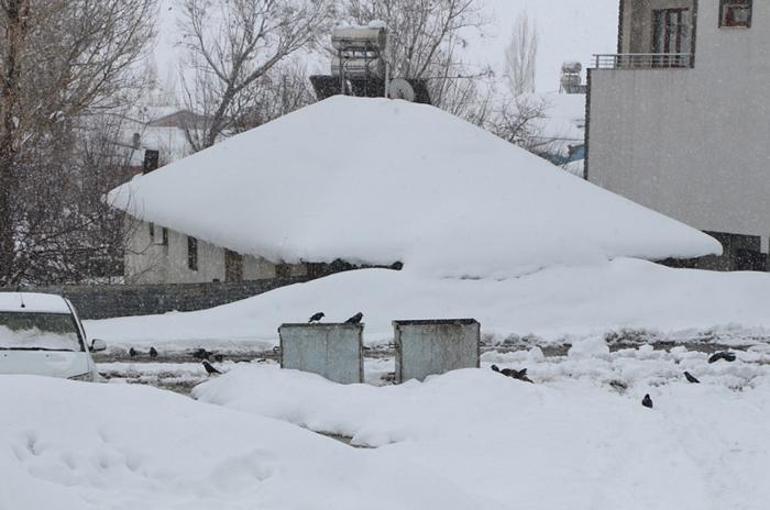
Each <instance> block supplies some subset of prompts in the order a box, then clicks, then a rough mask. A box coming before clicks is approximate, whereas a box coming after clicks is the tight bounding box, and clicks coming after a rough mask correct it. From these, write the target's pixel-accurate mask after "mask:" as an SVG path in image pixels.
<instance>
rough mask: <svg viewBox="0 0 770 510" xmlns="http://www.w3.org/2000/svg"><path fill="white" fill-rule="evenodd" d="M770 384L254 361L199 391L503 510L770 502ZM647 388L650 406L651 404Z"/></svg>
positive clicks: (754, 508) (627, 509)
mask: <svg viewBox="0 0 770 510" xmlns="http://www.w3.org/2000/svg"><path fill="white" fill-rule="evenodd" d="M591 363H592V360H585V361H584V364H585V365H586V366H590V365H591ZM704 363H705V361H704ZM679 376H680V377H679V380H680V381H682V380H683V378H682V377H681V372H679ZM255 388H259V390H257V391H255ZM768 390H770V379H768V377H767V376H766V375H765V376H764V377H759V378H756V379H755V380H754V381H753V386H751V387H746V388H744V389H743V391H731V390H729V389H728V388H726V387H724V386H720V385H718V384H711V383H707V382H706V381H705V379H704V383H703V384H700V385H694V384H688V383H686V382H677V383H671V384H666V385H662V386H657V387H653V386H646V385H639V386H634V387H632V388H630V389H629V390H628V391H627V392H625V393H624V394H620V393H618V392H617V391H615V390H613V389H611V387H610V386H609V385H607V386H602V385H599V384H596V383H595V382H591V381H589V380H564V381H558V382H552V383H546V384H527V383H523V382H520V381H515V380H512V379H509V378H506V377H503V376H501V375H499V374H495V373H493V372H492V371H491V370H488V369H482V370H478V369H470V370H461V371H456V372H452V373H449V374H446V375H443V376H435V377H432V378H429V379H428V380H427V381H426V382H425V383H418V382H416V381H410V382H408V383H407V384H403V385H400V386H390V387H380V388H378V387H372V386H366V385H350V386H343V385H338V384H334V383H331V382H329V381H326V380H324V379H322V378H320V377H318V376H314V375H311V374H303V373H300V372H294V371H284V370H279V369H275V368H259V367H247V368H240V369H235V370H233V371H232V372H230V373H228V374H226V375H225V376H223V377H221V378H218V379H217V380H214V381H211V382H209V383H204V384H203V385H202V386H199V387H197V388H196V389H195V395H196V396H197V398H199V399H201V400H204V401H207V402H211V403H215V404H219V405H223V406H226V407H229V408H233V409H237V410H240V411H246V412H252V413H256V414H260V415H264V416H273V417H275V418H278V419H281V420H285V421H289V422H293V423H299V424H302V425H303V426H306V427H309V428H312V429H316V430H325V431H329V432H335V433H338V434H344V435H347V436H350V437H352V438H353V441H354V442H355V443H358V444H363V445H371V446H382V448H380V449H379V450H377V452H378V455H379V456H381V457H384V458H390V459H394V460H395V459H399V460H403V461H412V462H415V463H419V464H420V465H421V466H422V467H423V468H424V469H425V470H426V471H427V472H437V473H441V474H442V475H443V476H444V477H445V478H446V479H447V480H449V481H451V482H454V483H456V484H458V485H460V486H462V487H465V488H467V489H468V490H471V491H473V492H474V494H476V495H477V496H478V497H479V498H483V497H489V498H492V499H494V500H495V501H497V502H498V504H499V508H527V509H530V510H540V509H543V510H552V509H556V508H559V509H566V508H569V509H574V510H583V509H584V510H589V509H590V510H610V509H612V510H614V509H619V508H622V509H624V510H636V509H640V510H641V509H644V510H651V509H660V510H670V509H672V508H676V509H680V510H700V509H702V508H714V509H717V508H742V509H745V510H760V509H764V508H766V506H767V498H768V497H770V485H769V484H767V483H765V478H766V473H767V470H768V469H769V468H770V447H769V446H768V443H767V435H768V433H770V425H769V423H770V397H768V395H770V393H769V392H768ZM645 393H650V394H651V395H652V398H653V401H654V403H655V407H654V409H646V408H644V407H642V405H641V403H640V402H641V399H642V396H643V395H644V394H645Z"/></svg>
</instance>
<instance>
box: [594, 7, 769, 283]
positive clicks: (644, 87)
mask: <svg viewBox="0 0 770 510" xmlns="http://www.w3.org/2000/svg"><path fill="white" fill-rule="evenodd" d="M595 67H596V68H595V69H591V70H590V72H589V99H588V101H589V108H588V112H589V114H588V126H587V131H588V132H587V137H586V138H587V143H588V159H587V179H588V180H589V181H591V182H593V183H595V184H597V185H599V186H602V187H604V188H606V189H608V190H610V191H613V192H615V193H618V194H621V195H624V196H626V197H628V198H630V199H631V200H633V201H635V202H638V203H640V204H642V205H645V206H647V207H650V208H652V209H655V210H657V211H659V212H661V213H663V214H666V215H668V216H671V217H674V218H676V219H678V220H680V221H683V222H685V223H688V224H690V225H692V226H694V227H696V228H698V229H700V230H703V231H707V232H708V233H710V234H712V235H713V236H714V237H716V238H717V239H719V240H720V241H721V242H722V244H723V245H724V248H725V254H724V256H722V257H707V258H705V259H702V260H698V261H691V262H690V263H691V264H692V265H695V266H699V267H709V268H715V269H724V270H744V269H753V270H766V269H767V252H768V237H769V236H770V200H769V199H768V197H770V145H769V144H768V141H769V140H770V121H769V120H768V111H769V110H768V109H769V108H770V106H769V105H770V103H768V83H770V2H768V1H767V0H753V1H752V0H621V2H620V16H619V38H618V53H617V54H614V55H598V56H596V61H595Z"/></svg>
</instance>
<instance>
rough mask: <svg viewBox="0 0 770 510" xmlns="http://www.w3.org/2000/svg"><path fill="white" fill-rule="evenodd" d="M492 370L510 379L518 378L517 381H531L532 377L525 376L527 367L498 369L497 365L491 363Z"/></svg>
mask: <svg viewBox="0 0 770 510" xmlns="http://www.w3.org/2000/svg"><path fill="white" fill-rule="evenodd" d="M492 371H493V372H497V373H498V374H503V375H504V376H506V377H510V378H512V379H518V380H519V381H524V382H529V383H531V382H532V379H530V378H529V377H527V369H526V368H522V369H521V370H515V369H513V368H503V369H500V367H498V366H497V365H492Z"/></svg>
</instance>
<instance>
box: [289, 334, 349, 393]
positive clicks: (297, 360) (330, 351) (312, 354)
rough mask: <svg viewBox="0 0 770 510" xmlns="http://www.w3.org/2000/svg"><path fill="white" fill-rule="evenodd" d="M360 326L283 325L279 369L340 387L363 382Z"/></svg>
mask: <svg viewBox="0 0 770 510" xmlns="http://www.w3.org/2000/svg"><path fill="white" fill-rule="evenodd" d="M363 331H364V326H363V324H304V323H303V324H283V325H282V326H281V327H280V328H278V335H279V337H280V342H281V368H288V369H294V370H302V371H303V372H311V373H314V374H318V375H321V376H323V377H325V378H327V379H329V380H330V381H334V382H337V383H341V384H354V383H361V382H363V380H364V357H363V353H364V348H363Z"/></svg>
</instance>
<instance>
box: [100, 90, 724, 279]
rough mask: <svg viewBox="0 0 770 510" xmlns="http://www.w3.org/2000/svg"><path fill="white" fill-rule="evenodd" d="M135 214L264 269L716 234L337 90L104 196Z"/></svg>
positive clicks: (496, 260) (467, 133)
mask: <svg viewBox="0 0 770 510" xmlns="http://www.w3.org/2000/svg"><path fill="white" fill-rule="evenodd" d="M109 201H110V203H112V204H114V205H115V206H116V207H119V208H121V209H124V210H127V211H128V212H130V213H131V214H132V215H134V216H136V217H139V218H142V219H144V220H146V221H151V222H154V223H156V224H159V225H163V226H166V227H169V228H171V229H174V230H177V231H180V232H183V233H186V234H189V235H192V236H195V237H197V238H200V239H203V240H206V241H209V242H211V243H213V244H216V245H219V246H224V247H226V248H229V249H232V250H235V251H238V252H240V253H248V254H258V255H261V256H264V257H266V258H268V259H270V260H272V261H284V262H290V263H293V262H299V261H309V262H330V261H333V260H334V259H338V258H342V259H345V260H348V261H351V262H358V263H367V264H391V263H394V262H396V261H401V262H404V263H405V264H406V266H407V268H408V269H419V270H422V271H423V272H429V273H431V274H438V275H441V276H482V277H487V276H492V277H507V276H511V275H518V274H522V273H524V272H527V271H531V270H533V269H537V268H541V267H546V266H550V265H554V264H576V263H584V262H595V261H597V260H606V259H608V258H615V257H619V256H629V257H639V258H646V259H663V258H667V257H685V258H689V257H697V256H702V255H707V254H712V253H720V252H721V246H720V245H719V244H718V243H717V242H716V241H715V240H713V239H712V238H710V237H708V236H706V235H705V234H702V233H700V232H697V231H696V230H694V229H692V228H690V227H687V226H685V225H683V224H681V223H679V222H677V221H674V220H672V219H669V218H667V217H665V216H663V215H660V214H658V213H655V212H652V211H650V210H648V209H646V208H644V207H641V206H639V205H637V204H634V203H632V202H630V201H628V200H626V199H624V198H621V197H619V196H616V195H614V194H612V193H610V192H607V191H605V190H602V189H600V188H598V187H595V186H594V185H592V184H590V183H587V182H584V181H580V180H578V179H574V178H572V177H571V176H569V175H565V174H564V173H563V172H561V171H560V170H559V169H558V168H556V167H554V166H552V165H551V164H549V163H547V162H545V161H543V160H542V159H540V158H538V157H536V156H534V155H532V154H529V153H527V152H526V151H524V150H523V149H520V148H518V147H515V146H513V145H511V144H509V143H507V142H505V141H503V140H500V139H499V138H497V137H495V136H493V135H492V134H490V133H488V132H486V131H484V130H482V129H481V128H478V127H476V126H473V125H471V124H469V123H467V122H465V121H463V120H460V119H458V118H456V117H454V116H452V115H450V114H448V113H446V112H443V111H441V110H439V109H437V108H433V107H430V106H425V105H418V104H412V103H407V102H403V101H390V100H385V99H381V100H378V99H356V98H350V97H334V98H330V99H327V100H325V101H322V102H319V103H316V104H314V105H311V106H309V107H307V108H304V109H302V110H300V111H297V112H294V113H292V114H290V115H287V116H285V117H282V118H280V119H278V120H275V121H273V122H270V123H268V124H266V125H264V126H261V127H259V128H257V129H254V130H251V131H249V132H246V133H244V134H241V135H239V136H235V137H233V138H230V139H228V140H226V141H224V142H222V143H221V144H218V145H216V146H214V147H212V148H210V149H208V150H206V151H203V152H200V153H198V154H195V155H193V156H190V157H188V158H186V159H184V160H181V161H178V162H176V163H173V164H171V165H169V166H167V167H164V168H162V169H160V170H158V171H155V172H153V173H151V174H148V175H145V176H139V177H136V178H135V179H133V180H132V181H130V182H129V183H127V184H125V185H123V186H121V187H119V188H117V189H115V190H113V191H112V192H111V193H110V195H109Z"/></svg>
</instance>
